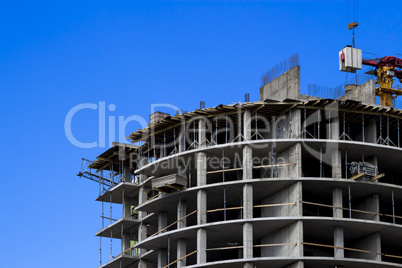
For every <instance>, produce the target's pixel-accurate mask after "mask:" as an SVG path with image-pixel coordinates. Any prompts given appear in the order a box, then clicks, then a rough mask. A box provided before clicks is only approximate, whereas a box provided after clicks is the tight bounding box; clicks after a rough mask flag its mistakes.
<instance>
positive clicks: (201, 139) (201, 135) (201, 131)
mask: <svg viewBox="0 0 402 268" xmlns="http://www.w3.org/2000/svg"><path fill="white" fill-rule="evenodd" d="M198 144H199V146H200V147H205V146H206V133H205V120H204V119H200V120H198Z"/></svg>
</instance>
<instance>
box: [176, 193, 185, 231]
mask: <svg viewBox="0 0 402 268" xmlns="http://www.w3.org/2000/svg"><path fill="white" fill-rule="evenodd" d="M186 214H187V204H186V201H183V200H181V201H179V202H178V203H177V220H180V219H181V218H183V217H184V216H186ZM186 226H187V219H183V220H181V221H179V222H178V223H177V229H179V228H184V227H186Z"/></svg>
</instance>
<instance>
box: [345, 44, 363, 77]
mask: <svg viewBox="0 0 402 268" xmlns="http://www.w3.org/2000/svg"><path fill="white" fill-rule="evenodd" d="M362 62H363V58H362V50H361V49H358V48H353V47H350V46H346V47H344V48H343V49H342V50H341V51H339V70H340V71H343V72H349V73H355V72H356V70H361V69H362Z"/></svg>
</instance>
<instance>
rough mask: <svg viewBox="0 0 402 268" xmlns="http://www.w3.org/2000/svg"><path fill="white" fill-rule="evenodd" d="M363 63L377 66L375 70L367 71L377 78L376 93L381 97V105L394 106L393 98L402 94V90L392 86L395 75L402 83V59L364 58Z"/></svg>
mask: <svg viewBox="0 0 402 268" xmlns="http://www.w3.org/2000/svg"><path fill="white" fill-rule="evenodd" d="M362 63H363V65H368V66H372V67H375V70H373V71H370V72H367V73H368V74H373V75H375V77H376V78H377V81H376V83H377V84H378V87H376V89H375V93H376V95H377V96H379V97H380V98H381V102H380V104H381V105H383V106H387V107H392V101H393V99H394V98H396V97H398V96H400V95H402V90H399V89H395V88H392V85H393V83H394V77H396V78H397V79H399V82H401V83H402V59H400V58H397V57H393V56H385V57H382V58H377V59H371V60H365V59H363V60H362Z"/></svg>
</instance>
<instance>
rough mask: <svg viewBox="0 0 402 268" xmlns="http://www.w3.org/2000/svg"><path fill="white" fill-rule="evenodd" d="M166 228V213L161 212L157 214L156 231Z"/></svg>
mask: <svg viewBox="0 0 402 268" xmlns="http://www.w3.org/2000/svg"><path fill="white" fill-rule="evenodd" d="M166 226H167V212H166V211H161V212H159V213H158V231H160V230H162V229H163V228H165V227H166Z"/></svg>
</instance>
